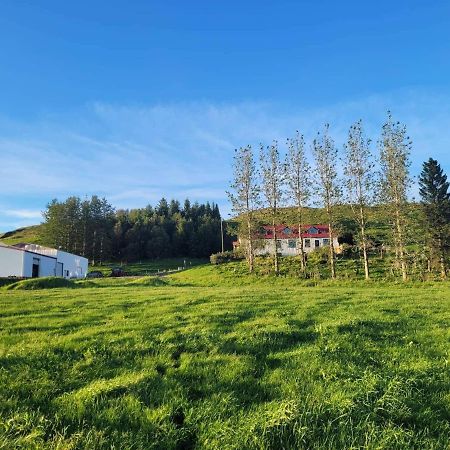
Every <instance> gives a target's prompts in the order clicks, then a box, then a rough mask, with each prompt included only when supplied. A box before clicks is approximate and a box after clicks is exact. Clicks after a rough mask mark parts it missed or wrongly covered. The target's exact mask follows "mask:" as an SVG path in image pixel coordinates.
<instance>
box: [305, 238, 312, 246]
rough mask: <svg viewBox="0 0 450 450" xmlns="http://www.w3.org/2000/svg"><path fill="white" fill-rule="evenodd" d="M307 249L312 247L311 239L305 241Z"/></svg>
mask: <svg viewBox="0 0 450 450" xmlns="http://www.w3.org/2000/svg"><path fill="white" fill-rule="evenodd" d="M305 247H307V248H310V247H311V239H305Z"/></svg>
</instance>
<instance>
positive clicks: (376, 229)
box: [0, 204, 419, 244]
mask: <svg viewBox="0 0 450 450" xmlns="http://www.w3.org/2000/svg"><path fill="white" fill-rule="evenodd" d="M409 209H410V215H411V216H412V217H415V218H417V216H418V214H419V208H418V205H417V204H411V205H410V208H409ZM257 217H258V219H259V220H260V221H261V222H265V223H270V222H271V219H270V218H269V215H268V212H267V211H266V210H264V209H263V210H260V211H259V213H258V214H257ZM352 217H353V215H352V210H351V207H350V206H349V205H340V206H337V207H336V220H337V222H338V225H339V226H338V231H339V232H340V233H341V234H342V233H345V232H355V231H356V229H357V225H356V223H355V221H354V220H353V219H352ZM237 219H238V220H239V218H237ZM233 220H234V219H233ZM296 220H297V216H296V210H295V208H291V207H289V208H281V209H280V218H279V222H280V223H288V224H295V223H296ZM326 221H327V217H326V213H325V210H324V209H323V208H305V210H304V222H305V223H309V224H318V223H326ZM389 222H390V215H389V211H388V210H387V208H386V207H385V206H374V207H371V208H369V209H368V224H367V225H368V234H369V235H370V236H372V237H374V238H377V239H381V240H385V239H386V235H387V234H388V231H389ZM41 233H42V225H33V226H30V227H25V228H19V229H17V230H13V231H9V232H7V233H4V234H3V235H2V234H0V241H2V242H4V243H6V244H16V243H19V242H29V243H36V244H40V243H42V237H41Z"/></svg>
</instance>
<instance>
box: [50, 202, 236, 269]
mask: <svg viewBox="0 0 450 450" xmlns="http://www.w3.org/2000/svg"><path fill="white" fill-rule="evenodd" d="M226 239H229V238H228V237H226ZM42 241H43V243H44V244H45V245H49V246H51V247H55V248H61V249H62V250H65V251H68V252H70V253H75V254H79V255H82V256H84V257H86V258H88V259H89V260H90V261H91V262H92V263H94V264H95V263H102V262H103V261H106V260H119V261H138V260H144V259H154V258H165V257H176V256H184V257H196V258H202V257H209V256H210V255H211V254H212V253H216V252H219V251H220V250H221V216H220V211H219V207H218V205H217V204H214V203H212V204H210V203H209V202H206V203H204V204H203V203H202V204H200V203H197V202H195V203H193V204H191V202H190V201H189V200H185V201H184V204H183V205H181V204H180V202H179V201H177V200H171V201H170V202H168V201H167V200H166V199H164V198H162V199H161V200H160V201H159V202H158V203H157V205H156V206H151V205H148V206H147V207H145V208H137V209H119V210H115V209H114V208H113V207H112V205H111V204H110V203H109V202H108V201H107V200H106V199H105V198H99V197H98V196H95V195H94V196H92V197H91V198H90V199H85V200H82V199H80V198H79V197H69V198H68V199H66V200H64V201H58V200H53V201H51V202H50V203H49V204H48V205H47V208H46V211H45V212H44V224H43V233H42ZM226 243H227V242H226ZM227 244H228V243H227Z"/></svg>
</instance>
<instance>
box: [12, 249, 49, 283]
mask: <svg viewBox="0 0 450 450" xmlns="http://www.w3.org/2000/svg"><path fill="white" fill-rule="evenodd" d="M20 253H22V254H23V275H22V276H24V277H30V278H31V277H32V275H33V258H37V259H39V276H40V277H54V276H55V274H56V259H55V258H50V257H49V256H44V255H39V254H37V253H31V252H20Z"/></svg>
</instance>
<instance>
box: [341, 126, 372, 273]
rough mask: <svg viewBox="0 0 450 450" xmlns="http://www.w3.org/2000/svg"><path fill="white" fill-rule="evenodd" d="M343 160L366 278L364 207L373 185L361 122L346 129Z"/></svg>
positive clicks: (369, 202)
mask: <svg viewBox="0 0 450 450" xmlns="http://www.w3.org/2000/svg"><path fill="white" fill-rule="evenodd" d="M344 148H345V158H344V175H345V187H346V194H347V200H348V202H349V203H350V205H351V208H352V211H353V215H354V217H355V219H356V221H357V222H358V225H359V244H360V248H361V250H362V254H363V261H364V274H365V278H366V280H368V279H369V278H370V274H369V257H368V251H367V247H368V242H367V233H366V224H367V208H368V207H369V206H370V205H372V204H373V200H374V192H375V188H376V183H375V179H374V172H373V170H374V162H373V157H372V154H371V151H370V139H367V138H366V137H365V134H364V130H363V126H362V121H361V120H359V121H358V122H356V123H355V124H353V125H352V126H351V127H350V130H349V132H348V139H347V144H346V145H345V146H344Z"/></svg>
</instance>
